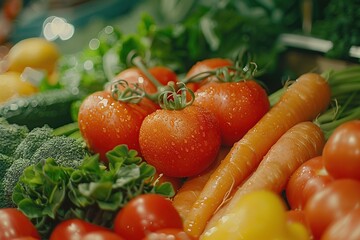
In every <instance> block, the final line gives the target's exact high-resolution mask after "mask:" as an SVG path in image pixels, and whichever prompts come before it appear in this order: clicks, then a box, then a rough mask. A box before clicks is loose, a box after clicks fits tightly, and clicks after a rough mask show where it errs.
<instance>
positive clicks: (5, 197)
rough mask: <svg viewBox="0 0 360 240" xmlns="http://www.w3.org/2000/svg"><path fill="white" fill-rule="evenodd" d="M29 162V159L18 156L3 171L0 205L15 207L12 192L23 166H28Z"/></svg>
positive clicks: (23, 168)
mask: <svg viewBox="0 0 360 240" xmlns="http://www.w3.org/2000/svg"><path fill="white" fill-rule="evenodd" d="M30 165H31V162H30V160H29V159H25V158H18V159H15V160H14V162H13V163H12V164H11V166H10V167H9V168H8V169H7V171H6V172H5V175H4V178H3V180H2V184H1V187H0V194H1V197H2V199H0V200H1V207H2V208H5V207H15V204H14V202H13V201H12V193H13V191H14V187H15V186H16V184H17V182H18V181H19V178H20V176H21V174H22V173H23V172H24V170H25V168H27V167H29V166H30Z"/></svg>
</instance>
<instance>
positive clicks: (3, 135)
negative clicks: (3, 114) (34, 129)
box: [0, 118, 29, 156]
mask: <svg viewBox="0 0 360 240" xmlns="http://www.w3.org/2000/svg"><path fill="white" fill-rule="evenodd" d="M28 133H29V129H28V128H27V127H26V126H20V125H17V124H9V123H8V122H7V121H6V120H4V119H3V118H1V120H0V153H1V154H5V155H7V156H11V155H12V154H13V153H14V151H15V149H16V148H17V146H18V145H19V144H20V143H21V141H22V140H23V139H24V138H25V137H26V135H27V134H28Z"/></svg>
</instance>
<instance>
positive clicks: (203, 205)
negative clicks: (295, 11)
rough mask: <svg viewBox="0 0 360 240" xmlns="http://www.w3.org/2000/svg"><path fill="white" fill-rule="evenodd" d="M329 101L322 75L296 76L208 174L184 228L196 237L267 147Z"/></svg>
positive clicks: (262, 155) (250, 170) (253, 167)
mask: <svg viewBox="0 0 360 240" xmlns="http://www.w3.org/2000/svg"><path fill="white" fill-rule="evenodd" d="M329 103H330V87H329V85H328V83H327V81H326V80H325V79H324V78H323V77H321V76H320V75H319V74H316V73H307V74H304V75H302V76H300V77H299V78H298V79H297V80H296V81H295V82H294V83H293V84H292V85H290V86H289V87H288V88H287V89H286V91H285V93H284V94H283V95H282V97H281V98H280V100H279V101H278V102H277V104H275V105H274V106H273V107H272V108H271V109H270V110H269V111H268V112H267V113H266V114H265V115H264V116H263V117H262V118H261V119H260V120H259V121H258V123H257V124H255V126H254V127H253V128H252V129H250V130H249V131H248V132H247V133H246V134H245V136H244V137H243V138H242V139H241V140H240V141H238V142H237V143H235V144H234V146H233V147H232V148H231V150H230V152H229V153H228V154H227V155H226V157H225V159H224V160H223V161H222V162H221V164H220V165H219V166H218V167H217V169H216V170H215V171H214V172H213V173H212V174H211V176H210V178H209V180H208V181H207V183H206V185H205V186H204V188H203V190H202V191H201V193H200V196H199V197H198V199H197V200H196V201H195V203H194V205H193V206H192V209H191V211H190V212H189V214H188V216H187V218H186V219H185V221H184V230H185V231H186V232H187V233H188V234H189V235H191V236H194V237H199V236H200V234H201V233H202V231H203V230H204V228H205V225H206V224H207V221H208V220H209V219H210V217H211V216H212V215H213V214H214V212H215V211H216V209H218V208H219V206H220V205H221V203H222V202H223V201H226V199H225V196H226V195H227V193H229V192H231V191H232V189H233V188H234V187H237V186H238V185H239V184H240V183H241V182H242V181H243V180H244V179H245V178H247V177H248V176H249V175H250V174H251V173H252V172H253V171H254V169H255V168H256V167H257V166H258V164H259V162H260V161H261V159H262V158H263V157H264V155H265V154H266V153H267V152H268V151H269V149H270V148H271V146H272V145H273V144H274V143H275V142H276V141H277V140H278V139H279V138H280V137H281V136H282V135H283V134H284V133H285V132H286V131H287V130H289V129H290V128H291V127H293V126H294V125H296V124H297V123H300V122H303V121H311V120H313V119H314V118H316V116H317V115H318V114H319V113H321V112H322V111H324V110H326V108H327V107H328V105H329Z"/></svg>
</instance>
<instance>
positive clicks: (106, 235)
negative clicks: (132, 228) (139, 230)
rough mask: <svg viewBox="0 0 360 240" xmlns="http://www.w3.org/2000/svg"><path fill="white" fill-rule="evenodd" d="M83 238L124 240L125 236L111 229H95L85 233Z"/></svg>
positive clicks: (87, 239)
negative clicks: (110, 230)
mask: <svg viewBox="0 0 360 240" xmlns="http://www.w3.org/2000/svg"><path fill="white" fill-rule="evenodd" d="M81 240H124V238H122V237H120V236H119V235H118V234H116V233H113V232H109V231H95V232H90V233H87V234H85V235H84V236H83V237H82V238H81Z"/></svg>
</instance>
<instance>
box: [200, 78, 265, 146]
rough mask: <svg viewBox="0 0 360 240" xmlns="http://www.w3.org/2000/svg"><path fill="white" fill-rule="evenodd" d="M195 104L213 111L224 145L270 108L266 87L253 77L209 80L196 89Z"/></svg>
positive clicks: (239, 135) (234, 139) (233, 140)
mask: <svg viewBox="0 0 360 240" xmlns="http://www.w3.org/2000/svg"><path fill="white" fill-rule="evenodd" d="M194 105H197V106H201V107H204V108H206V109H208V110H209V111H211V112H212V113H214V114H215V116H216V117H217V118H218V120H219V124H220V129H221V139H222V144H223V145H225V146H232V145H233V144H234V143H235V142H237V141H239V140H240V139H241V138H242V137H243V136H244V135H245V133H246V132H247V131H248V130H249V129H250V128H252V127H253V126H254V125H255V124H256V123H257V122H258V121H259V120H260V118H262V117H263V116H264V114H265V113H266V112H267V111H268V110H269V109H270V103H269V99H268V96H267V93H266V91H265V90H264V89H263V88H262V87H261V86H260V85H259V84H258V83H256V82H255V81H252V80H247V81H241V82H227V83H220V82H212V83H208V84H206V85H204V86H202V87H201V88H199V89H198V90H197V92H196V94H195V101H194Z"/></svg>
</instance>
